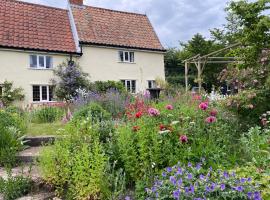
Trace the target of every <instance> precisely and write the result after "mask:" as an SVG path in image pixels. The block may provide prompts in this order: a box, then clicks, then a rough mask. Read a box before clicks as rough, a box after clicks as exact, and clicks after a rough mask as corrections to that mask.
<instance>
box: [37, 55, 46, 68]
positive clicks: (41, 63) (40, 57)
mask: <svg viewBox="0 0 270 200" xmlns="http://www.w3.org/2000/svg"><path fill="white" fill-rule="evenodd" d="M38 62H39V67H44V66H45V59H44V56H39V57H38Z"/></svg>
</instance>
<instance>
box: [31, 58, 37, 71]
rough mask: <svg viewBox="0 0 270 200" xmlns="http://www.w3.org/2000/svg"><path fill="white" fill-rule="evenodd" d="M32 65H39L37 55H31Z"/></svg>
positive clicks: (33, 66)
mask: <svg viewBox="0 0 270 200" xmlns="http://www.w3.org/2000/svg"><path fill="white" fill-rule="evenodd" d="M30 67H32V68H35V67H37V56H36V55H30Z"/></svg>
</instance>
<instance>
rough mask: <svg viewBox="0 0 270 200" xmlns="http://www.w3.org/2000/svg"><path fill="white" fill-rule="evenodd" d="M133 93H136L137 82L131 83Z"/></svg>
mask: <svg viewBox="0 0 270 200" xmlns="http://www.w3.org/2000/svg"><path fill="white" fill-rule="evenodd" d="M131 83H132V84H131V92H132V93H136V81H131Z"/></svg>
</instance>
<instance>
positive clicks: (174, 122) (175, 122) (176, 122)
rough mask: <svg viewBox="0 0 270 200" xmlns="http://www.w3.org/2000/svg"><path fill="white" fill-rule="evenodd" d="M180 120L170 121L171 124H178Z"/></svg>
mask: <svg viewBox="0 0 270 200" xmlns="http://www.w3.org/2000/svg"><path fill="white" fill-rule="evenodd" d="M179 123H180V122H179V121H173V122H172V123H171V125H176V124H179Z"/></svg>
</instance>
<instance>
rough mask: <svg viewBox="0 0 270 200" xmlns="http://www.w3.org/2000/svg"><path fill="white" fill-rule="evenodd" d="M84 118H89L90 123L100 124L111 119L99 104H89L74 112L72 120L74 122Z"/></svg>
mask: <svg viewBox="0 0 270 200" xmlns="http://www.w3.org/2000/svg"><path fill="white" fill-rule="evenodd" d="M86 118H91V121H92V122H102V121H106V120H109V119H110V118H111V115H110V114H109V113H108V112H107V111H106V110H104V109H103V108H102V107H101V106H100V105H99V104H97V103H90V104H88V105H86V106H83V107H82V108H80V109H79V110H78V111H76V112H75V113H74V115H73V119H72V120H73V121H74V122H76V121H79V120H83V119H86Z"/></svg>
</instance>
